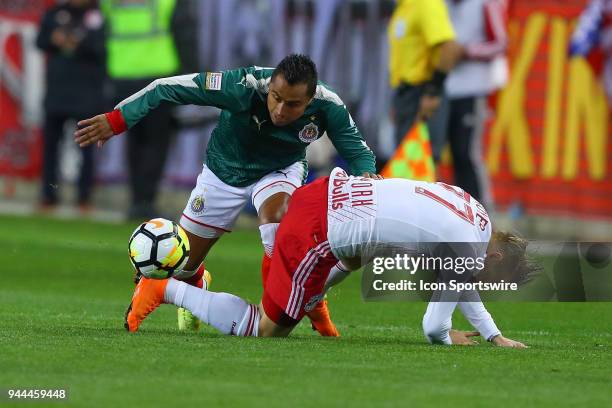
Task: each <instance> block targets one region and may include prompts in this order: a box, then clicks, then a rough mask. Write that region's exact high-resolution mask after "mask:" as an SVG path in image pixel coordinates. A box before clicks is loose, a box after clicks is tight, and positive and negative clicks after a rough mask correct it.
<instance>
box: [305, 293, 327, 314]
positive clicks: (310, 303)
mask: <svg viewBox="0 0 612 408" xmlns="http://www.w3.org/2000/svg"><path fill="white" fill-rule="evenodd" d="M323 296H324V295H323V294H322V293H320V294H318V295H314V296H313V297H311V298H310V300H309V301H308V303H306V305H305V306H304V311H305V312H310V311H312V310H313V309H314V308H315V307H316V306H317V304H318V303H319V302H320V301H321V300H322V299H323Z"/></svg>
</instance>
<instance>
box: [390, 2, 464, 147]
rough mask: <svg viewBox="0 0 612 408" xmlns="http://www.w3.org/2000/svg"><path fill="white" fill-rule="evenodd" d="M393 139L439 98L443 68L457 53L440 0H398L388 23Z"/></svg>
mask: <svg viewBox="0 0 612 408" xmlns="http://www.w3.org/2000/svg"><path fill="white" fill-rule="evenodd" d="M388 39H389V78H390V84H391V87H392V88H393V89H394V96H393V111H394V119H395V127H396V144H397V145H399V143H400V142H401V140H402V139H403V137H404V135H405V134H406V132H408V130H410V128H411V127H412V126H413V124H414V123H415V122H416V121H417V120H427V119H429V118H430V117H431V115H432V114H433V112H434V111H435V110H436V108H437V107H438V105H439V104H440V96H441V94H442V92H443V88H444V81H445V79H446V76H447V74H448V73H449V72H450V71H451V70H452V69H453V67H454V66H455V64H456V63H457V62H458V61H459V60H460V59H461V56H462V54H463V48H462V47H461V46H460V45H459V44H458V43H457V42H456V41H455V33H454V31H453V27H452V24H451V22H450V19H449V16H448V11H447V8H446V5H445V4H444V0H399V2H398V4H397V6H396V8H395V10H394V12H393V15H392V16H391V21H390V22H389V27H388Z"/></svg>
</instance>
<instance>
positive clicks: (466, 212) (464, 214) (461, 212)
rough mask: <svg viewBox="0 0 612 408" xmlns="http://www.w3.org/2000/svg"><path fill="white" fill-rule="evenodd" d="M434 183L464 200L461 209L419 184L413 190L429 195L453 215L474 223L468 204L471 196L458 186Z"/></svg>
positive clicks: (470, 207) (472, 213)
mask: <svg viewBox="0 0 612 408" xmlns="http://www.w3.org/2000/svg"><path fill="white" fill-rule="evenodd" d="M436 184H438V185H439V186H440V187H443V188H445V189H447V190H448V191H450V192H451V193H453V194H455V195H456V196H457V197H459V198H461V199H463V200H464V201H465V203H464V204H463V209H460V208H457V207H456V206H455V205H454V204H453V203H451V202H449V201H446V200H445V199H444V198H442V197H440V196H439V195H437V194H436V193H433V192H431V191H429V190H426V189H425V188H423V187H420V186H417V187H415V188H414V192H415V193H417V194H421V195H424V196H425V197H429V198H431V199H432V200H434V201H436V202H438V203H440V204H442V205H443V206H445V207H446V208H448V209H449V210H451V211H452V212H453V213H454V214H455V215H457V216H458V217H459V218H461V219H462V220H465V221H467V222H469V223H470V224H472V225H474V212H473V211H472V206H471V205H470V201H471V199H472V196H470V194H469V193H467V192H465V191H463V190H462V189H460V188H458V187H453V186H449V185H448V184H445V183H436Z"/></svg>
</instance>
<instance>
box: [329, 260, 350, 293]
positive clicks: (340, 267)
mask: <svg viewBox="0 0 612 408" xmlns="http://www.w3.org/2000/svg"><path fill="white" fill-rule="evenodd" d="M350 274H351V271H349V270H348V268H347V267H346V266H344V264H343V263H342V261H338V263H337V264H336V265H334V266H333V267H332V268H331V269H330V271H329V275H328V276H327V280H326V281H325V289H324V291H325V293H327V291H328V290H329V289H330V288H331V287H332V286H335V285H337V284H339V283H340V282H342V281H343V280H344V279H346V277H347V276H349V275H350Z"/></svg>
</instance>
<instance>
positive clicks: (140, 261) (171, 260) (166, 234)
mask: <svg viewBox="0 0 612 408" xmlns="http://www.w3.org/2000/svg"><path fill="white" fill-rule="evenodd" d="M128 248H129V255H130V261H132V265H134V268H135V269H136V271H138V272H140V273H141V274H143V275H144V276H145V277H147V278H151V279H166V278H170V277H171V276H172V275H173V274H174V272H176V271H180V270H181V269H182V268H183V267H184V266H185V264H186V263H187V259H188V258H189V239H188V238H187V234H185V231H184V230H183V229H182V228H181V227H180V226H179V225H177V224H175V223H174V222H172V221H169V220H166V219H163V218H154V219H152V220H150V221H147V222H145V223H142V224H141V225H140V226H138V228H136V230H135V231H134V232H133V233H132V236H131V237H130V243H129V246H128Z"/></svg>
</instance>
